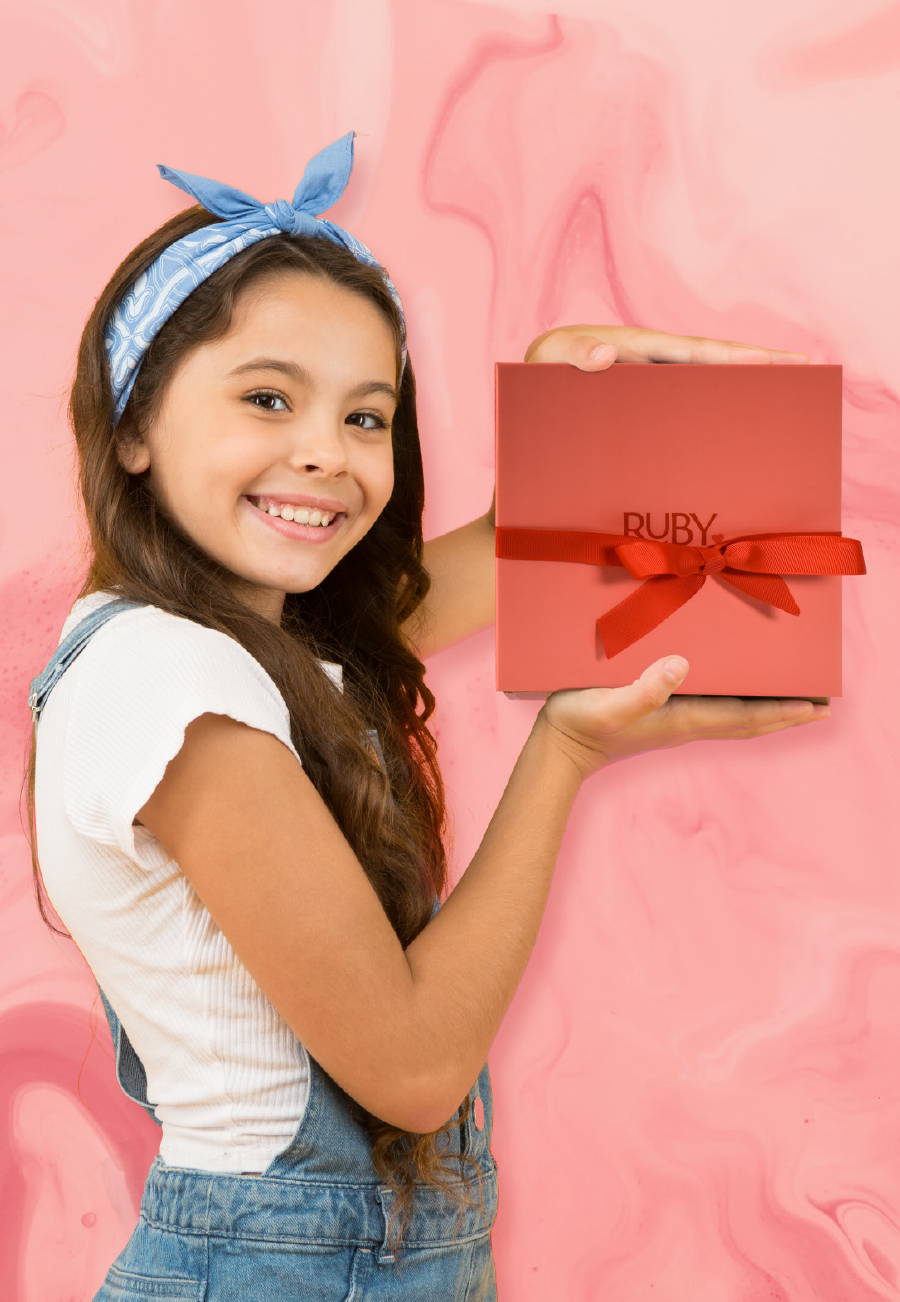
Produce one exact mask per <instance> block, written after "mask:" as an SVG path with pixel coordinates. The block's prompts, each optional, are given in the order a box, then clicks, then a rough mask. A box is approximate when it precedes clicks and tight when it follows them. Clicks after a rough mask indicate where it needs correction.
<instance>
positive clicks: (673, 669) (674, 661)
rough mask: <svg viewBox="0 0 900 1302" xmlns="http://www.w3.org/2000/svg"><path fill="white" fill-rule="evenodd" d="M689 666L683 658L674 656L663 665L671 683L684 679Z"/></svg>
mask: <svg viewBox="0 0 900 1302" xmlns="http://www.w3.org/2000/svg"><path fill="white" fill-rule="evenodd" d="M687 667H688V664H687V661H686V660H685V659H684V657H683V656H672V658H671V659H670V660H667V661H666V662H665V664H664V665H663V673H664V674H665V676H666V678H668V680H669V682H671V683H674V682H675V681H676V680H677V679H679V678H683V677H684V674H685V672H686V670H687Z"/></svg>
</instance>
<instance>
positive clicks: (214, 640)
mask: <svg viewBox="0 0 900 1302" xmlns="http://www.w3.org/2000/svg"><path fill="white" fill-rule="evenodd" d="M119 595H120V594H119V593H118V592H116V591H115V590H114V589H104V590H103V591H99V592H91V593H88V595H87V596H85V597H79V598H77V599H76V600H75V602H74V603H73V605H72V607H71V609H70V610H69V613H68V615H67V616H66V618H65V620H64V622H63V625H62V628H61V630H60V634H59V638H58V641H57V646H58V645H59V644H60V643H61V642H62V641H63V639H64V638H65V637H67V636H68V635H69V633H70V632H71V631H72V630H73V629H74V628H75V627H76V626H77V625H78V624H79V623H80V622H81V621H82V620H83V619H84V618H85V617H86V616H88V615H91V614H93V613H94V611H96V610H99V609H100V608H101V607H103V606H105V605H107V604H108V603H109V602H110V601H113V600H115V598H116V597H117V596H119ZM95 641H97V642H101V643H102V644H105V645H106V647H107V648H115V649H117V650H119V649H121V651H122V652H123V662H130V663H131V664H132V665H133V664H134V661H133V660H131V657H130V656H129V655H128V648H129V647H131V646H133V649H134V651H135V653H136V654H137V655H138V656H139V657H140V662H142V663H144V664H146V663H147V662H148V661H150V660H153V659H157V660H158V659H159V658H160V657H163V658H165V659H169V658H171V659H172V661H173V662H174V661H175V660H178V659H182V660H183V659H184V658H185V657H187V658H188V659H189V660H190V659H196V658H198V657H200V658H201V659H202V660H203V661H204V663H205V664H206V666H207V667H208V668H211V667H212V666H213V665H214V663H215V662H216V661H217V660H223V659H224V660H225V661H228V662H230V663H232V664H234V663H235V662H238V663H242V664H243V665H244V666H245V667H246V669H247V671H248V672H250V673H251V674H252V675H253V676H254V677H256V678H258V679H260V680H261V681H262V682H264V683H265V684H266V685H267V686H269V687H270V688H271V689H272V690H273V691H274V692H275V694H276V695H277V697H278V699H279V700H281V693H280V692H279V691H278V689H277V688H276V686H275V683H274V682H273V681H272V678H271V677H270V675H269V674H268V672H267V671H266V670H265V669H264V668H263V666H262V665H261V664H260V663H259V661H258V660H257V659H256V658H255V657H254V656H252V655H251V654H250V652H249V651H248V650H247V649H246V647H244V646H242V645H241V643H240V642H238V641H237V640H236V639H235V638H232V637H229V635H228V634H227V633H222V632H220V631H219V630H218V629H214V628H209V627H207V626H206V625H205V624H199V623H198V622H197V621H196V620H192V619H187V618H185V617H183V616H181V615H175V614H172V612H171V611H168V610H164V609H163V608H162V607H160V606H153V605H146V606H140V607H137V608H133V609H125V610H122V611H119V612H118V613H117V614H115V615H114V616H112V618H110V619H109V620H107V622H106V623H105V624H102V625H100V627H99V628H97V629H95V630H94V631H93V633H92V634H91V637H90V639H89V641H88V643H87V645H86V647H85V651H86V650H87V648H88V647H89V646H90V645H91V643H93V642H95ZM83 654H84V652H82V653H81V655H83ZM79 658H80V656H79ZM88 659H89V660H105V661H106V664H107V670H108V668H109V658H108V657H107V655H106V654H105V652H104V650H103V649H102V647H101V646H98V647H97V650H96V652H95V655H94V656H89V657H88ZM319 663H320V664H321V665H322V668H323V669H324V670H325V672H326V674H328V676H329V678H330V679H331V680H332V682H333V683H334V684H335V686H336V687H338V688H339V689H340V690H341V691H343V689H344V681H343V665H341V664H340V663H338V662H337V661H332V660H320V661H319Z"/></svg>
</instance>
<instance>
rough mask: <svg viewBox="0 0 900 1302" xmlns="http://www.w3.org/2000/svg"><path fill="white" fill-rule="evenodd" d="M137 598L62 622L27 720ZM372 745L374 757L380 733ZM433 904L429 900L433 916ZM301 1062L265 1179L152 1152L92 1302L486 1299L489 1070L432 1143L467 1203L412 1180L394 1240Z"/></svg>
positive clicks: (493, 1199)
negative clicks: (290, 1123)
mask: <svg viewBox="0 0 900 1302" xmlns="http://www.w3.org/2000/svg"><path fill="white" fill-rule="evenodd" d="M140 604H141V603H139V602H133V601H129V600H126V599H125V598H117V599H116V600H114V601H111V602H108V603H107V604H106V605H104V606H102V607H100V608H99V609H98V610H95V611H93V612H92V613H91V614H89V615H86V616H85V617H84V619H83V620H82V621H81V622H80V623H79V624H78V625H76V627H75V628H74V629H72V631H71V632H70V633H69V634H68V635H67V637H66V638H65V639H64V640H63V641H62V643H61V644H60V646H59V647H58V648H57V649H56V651H55V652H54V655H53V657H52V658H51V660H50V661H49V663H48V664H47V666H46V668H45V669H44V670H43V671H42V673H40V674H38V675H37V677H36V678H34V679H33V680H32V682H31V684H30V695H29V704H30V706H31V707H32V710H33V712H34V717H35V718H37V716H38V715H39V712H40V709H41V707H42V706H43V703H44V701H45V700H46V697H47V696H48V695H49V693H50V691H51V690H52V688H53V686H54V685H55V684H56V682H58V680H59V678H60V677H61V676H62V674H63V673H64V671H65V669H66V668H67V667H68V665H69V664H71V662H72V661H73V660H74V659H75V657H76V656H77V655H78V654H79V652H80V651H81V650H82V649H83V647H84V646H85V645H86V643H87V641H88V639H89V638H90V637H91V635H92V634H93V633H94V632H95V631H96V630H97V629H98V628H99V627H100V626H101V625H102V624H104V623H105V622H106V620H107V619H109V618H111V617H112V616H113V615H114V614H116V613H117V612H118V611H120V610H124V609H128V608H131V607H134V606H136V605H140ZM372 732H374V729H373V730H372ZM370 736H371V732H370ZM373 742H374V743H375V746H376V750H377V751H378V754H379V756H381V752H380V746H379V745H378V739H377V733H376V734H375V736H374V737H373ZM382 762H383V760H382ZM439 908H440V901H439V900H438V899H437V898H436V899H435V902H434V907H433V909H432V917H433V916H434V914H435V913H436V912H437V911H438V909H439ZM100 994H101V998H102V1001H103V1007H104V1011H105V1013H106V1016H107V1020H108V1021H109V1026H110V1031H111V1033H112V1039H113V1044H114V1046H115V1054H116V1059H115V1060H116V1076H117V1079H118V1082H119V1085H120V1087H121V1089H122V1090H123V1092H124V1093H125V1094H126V1095H127V1096H128V1097H129V1098H130V1099H132V1100H133V1101H134V1102H136V1103H138V1104H139V1105H140V1106H141V1107H142V1108H144V1110H145V1111H146V1112H147V1113H148V1114H149V1115H150V1116H151V1117H153V1119H154V1121H157V1124H159V1121H158V1118H157V1117H156V1113H155V1110H154V1106H153V1104H152V1103H150V1102H149V1100H148V1099H147V1092H146V1085H147V1076H146V1072H145V1070H144V1066H143V1064H142V1062H141V1060H140V1058H139V1057H138V1055H137V1053H136V1052H135V1049H134V1047H133V1045H132V1044H131V1041H130V1040H129V1038H128V1036H127V1034H126V1032H125V1029H124V1027H123V1026H122V1024H121V1022H120V1021H119V1018H118V1016H117V1015H116V1013H115V1010H114V1009H113V1008H112V1005H111V1004H110V1002H109V1000H108V999H107V998H106V995H105V994H104V992H103V990H102V989H101V990H100ZM308 1057H309V1068H310V1090H309V1100H308V1103H307V1107H306V1111H305V1112H304V1115H303V1119H302V1120H301V1122H300V1124H299V1125H298V1127H297V1130H296V1131H295V1133H294V1135H293V1137H292V1139H291V1140H290V1141H289V1143H288V1144H287V1145H286V1146H285V1147H284V1148H283V1149H282V1150H281V1151H280V1152H279V1153H277V1154H276V1155H275V1157H274V1158H273V1159H272V1161H271V1162H270V1163H269V1165H268V1167H267V1168H266V1169H265V1171H263V1172H262V1173H261V1174H258V1175H257V1174H237V1173H217V1172H211V1171H204V1170H201V1169H199V1168H195V1167H184V1166H170V1165H169V1164H168V1163H166V1162H164V1161H163V1160H162V1158H161V1157H160V1156H159V1155H158V1154H157V1156H156V1157H155V1158H154V1159H153V1162H152V1163H151V1166H150V1170H149V1173H148V1175H147V1180H146V1183H145V1186H144V1191H143V1194H142V1196H141V1204H140V1210H139V1215H138V1222H137V1225H136V1226H135V1228H134V1230H133V1232H132V1234H131V1236H130V1238H129V1239H128V1242H127V1243H126V1244H125V1246H124V1247H123V1248H122V1250H121V1252H120V1253H119V1254H118V1256H117V1257H116V1259H115V1261H114V1262H113V1263H112V1265H111V1266H110V1267H109V1270H108V1271H107V1273H106V1277H105V1278H104V1280H103V1282H102V1284H101V1285H100V1288H99V1290H98V1291H97V1292H96V1293H95V1294H94V1297H93V1299H92V1302H139V1300H140V1299H147V1298H153V1299H155V1300H156V1302H234V1300H235V1299H239V1300H240V1302H279V1300H280V1299H285V1300H287V1299H290V1300H291V1302H364V1300H365V1302H398V1300H399V1299H401V1298H409V1299H416V1300H417V1302H496V1299H497V1285H496V1276H495V1272H494V1259H493V1251H492V1243H491V1229H492V1227H493V1224H494V1221H495V1219H496V1214H497V1204H498V1184H497V1163H496V1161H495V1159H494V1156H493V1153H492V1152H491V1147H490V1141H491V1135H492V1131H493V1095H492V1090H491V1079H490V1074H489V1071H488V1064H487V1063H485V1065H484V1067H483V1068H482V1069H481V1072H480V1073H479V1075H478V1078H477V1080H476V1081H475V1082H474V1084H473V1085H472V1086H471V1088H470V1090H469V1092H468V1095H467V1098H468V1101H469V1109H470V1110H469V1116H468V1118H467V1119H466V1121H465V1122H464V1123H463V1124H462V1125H461V1126H460V1127H459V1128H454V1129H453V1130H451V1132H450V1138H449V1142H448V1143H446V1144H444V1145H443V1146H442V1150H441V1153H442V1158H443V1161H444V1164H445V1165H452V1167H453V1171H454V1177H456V1175H457V1172H458V1180H457V1179H455V1182H454V1189H455V1191H457V1192H459V1193H461V1194H462V1195H463V1196H464V1197H466V1198H467V1199H468V1200H469V1201H470V1202H471V1204H472V1205H471V1206H468V1207H463V1208H462V1209H460V1208H459V1207H458V1205H457V1203H456V1202H455V1201H453V1200H451V1199H450V1197H449V1196H448V1195H447V1194H446V1193H445V1192H444V1191H443V1190H441V1189H436V1188H433V1187H431V1186H428V1185H425V1184H424V1183H419V1184H417V1186H416V1191H415V1199H414V1204H413V1212H412V1218H411V1220H410V1222H409V1225H408V1227H407V1230H406V1233H405V1235H404V1236H403V1238H402V1239H400V1240H399V1241H393V1240H395V1238H396V1236H395V1235H394V1233H393V1230H394V1218H393V1216H392V1199H393V1194H392V1191H391V1190H390V1188H389V1187H388V1186H387V1185H384V1184H383V1183H382V1182H381V1181H380V1179H379V1178H378V1175H377V1173H376V1171H375V1169H374V1167H373V1165H372V1159H371V1151H370V1141H369V1137H368V1135H367V1133H366V1131H365V1130H364V1129H363V1127H362V1125H361V1124H360V1122H359V1121H358V1120H357V1118H356V1115H355V1112H354V1103H353V1100H352V1099H351V1098H350V1096H349V1095H347V1094H346V1093H345V1092H344V1090H343V1089H342V1088H341V1087H340V1086H339V1085H338V1084H337V1082H336V1081H334V1080H333V1079H332V1078H331V1077H330V1076H329V1075H328V1073H327V1072H326V1071H325V1070H324V1068H322V1067H321V1066H320V1065H319V1063H318V1062H317V1061H316V1060H315V1059H314V1058H313V1057H312V1055H311V1054H310V1055H308ZM464 1103H465V1100H464V1101H463V1104H461V1105H460V1108H459V1109H458V1110H457V1112H456V1113H455V1114H454V1119H459V1117H460V1113H461V1112H462V1108H463V1105H464ZM463 1155H465V1156H466V1157H471V1158H473V1159H474V1161H475V1166H474V1168H473V1167H472V1166H471V1165H469V1164H468V1163H466V1164H465V1165H463V1164H462V1163H461V1162H460V1161H458V1159H459V1158H461V1157H462V1156H463ZM444 1178H447V1176H446V1174H445V1176H444Z"/></svg>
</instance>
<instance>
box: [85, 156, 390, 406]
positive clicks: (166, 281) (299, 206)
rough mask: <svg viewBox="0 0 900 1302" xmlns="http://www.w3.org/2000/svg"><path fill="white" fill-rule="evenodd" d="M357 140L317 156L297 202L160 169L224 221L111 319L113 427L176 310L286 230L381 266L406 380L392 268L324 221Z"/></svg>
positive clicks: (178, 247)
mask: <svg viewBox="0 0 900 1302" xmlns="http://www.w3.org/2000/svg"><path fill="white" fill-rule="evenodd" d="M355 134H356V132H355V131H348V132H347V133H346V135H343V136H340V137H339V139H337V140H335V141H333V142H332V143H331V144H330V145H326V146H325V148H324V149H320V150H319V152H318V153H317V154H314V155H313V157H312V158H311V159H310V160H309V162H308V163H307V164H306V168H305V170H304V172H303V176H302V177H301V179H300V183H299V184H298V186H297V188H296V190H295V191H294V197H293V199H292V200H291V201H290V203H288V201H287V200H286V199H273V200H272V202H271V203H261V202H260V201H259V199H254V198H253V196H252V195H250V194H246V193H245V192H244V191H243V190H237V189H235V187H234V186H231V185H226V184H225V183H224V182H222V181H213V180H210V178H209V177H207V176H197V175H196V174H195V173H194V172H182V171H180V170H179V169H178V168H177V167H167V166H166V165H165V164H164V163H157V164H156V166H157V168H158V169H159V174H160V176H161V177H162V178H163V180H165V181H171V182H172V184H173V185H177V186H178V188H179V189H181V190H184V191H186V192H187V193H188V194H189V195H192V196H193V198H194V199H196V200H197V202H198V203H200V204H202V206H203V207H204V208H206V209H208V211H209V212H212V213H215V214H216V216H218V217H221V218H222V221H221V222H213V223H212V224H211V225H208V226H203V227H201V228H200V229H199V230H196V231H191V232H190V233H189V234H188V235H184V236H182V238H181V239H179V240H175V241H173V243H172V244H169V245H168V246H167V247H166V248H165V249H163V251H162V253H161V254H160V255H159V256H158V257H157V258H156V259H155V260H154V261H153V262H151V264H150V265H149V266H148V267H147V268H146V269H145V270H144V271H143V272H142V273H141V275H140V276H138V277H137V279H136V280H135V282H134V284H133V285H131V286H130V287H129V289H128V290H127V291H126V292H125V293H124V294H123V295H122V297H121V299H120V300H119V302H118V303H117V305H116V307H115V308H114V310H113V312H112V313H111V315H110V318H109V323H108V325H107V327H106V331H105V335H104V339H105V344H106V351H107V358H108V361H109V372H110V382H111V385H112V394H113V404H114V405H113V416H112V423H113V426H115V425H117V424H118V422H119V419H120V418H121V415H122V412H123V411H124V409H125V404H126V403H127V402H128V398H129V396H130V394H131V390H132V389H133V388H134V382H135V380H136V378H137V373H138V371H139V370H140V366H141V362H142V361H143V360H144V354H145V353H146V351H147V349H148V348H149V346H150V344H151V342H152V341H153V339H154V338H155V336H156V335H157V334H158V332H159V330H160V329H161V328H162V326H163V325H164V323H165V322H166V321H167V320H168V318H169V317H170V316H171V315H172V313H173V312H174V311H175V309H176V308H177V307H179V306H180V305H181V304H182V303H183V302H184V300H185V299H186V298H187V296H188V294H190V293H191V291H192V290H194V289H196V287H197V286H198V285H199V284H200V283H201V282H202V281H204V280H205V279H206V278H207V276H211V275H212V273H213V272H214V271H218V269H219V267H221V266H222V265H223V264H224V263H226V262H227V261H228V259H229V258H233V257H234V255H235V254H236V253H240V252H241V250H242V249H245V248H247V246H248V245H250V244H254V243H255V242H256V241H257V240H261V239H265V238H266V236H269V235H277V234H279V233H280V232H284V233H286V234H289V235H319V236H323V237H324V238H325V239H329V240H333V241H334V242H335V243H336V244H342V245H343V246H344V248H346V249H349V250H350V252H351V253H352V254H353V256H354V257H356V258H358V259H359V261H360V262H367V263H369V264H371V265H372V266H375V267H378V269H379V270H380V271H381V274H382V276H383V278H384V282H385V286H386V288H387V289H388V291H389V293H390V295H391V297H392V298H393V300H394V302H395V304H396V305H397V310H398V312H399V314H400V322H401V333H402V340H401V359H400V374H401V375H402V374H403V370H404V368H405V366H406V357H407V347H406V323H405V317H404V313H403V305H402V303H401V302H400V295H399V294H398V293H397V290H396V289H395V287H394V285H393V283H392V281H391V279H390V277H389V276H388V274H387V272H386V271H385V269H384V267H382V266H381V264H380V263H379V262H378V261H377V259H376V258H375V256H374V254H373V253H372V252H371V250H370V249H368V248H367V247H366V245H365V244H363V243H362V241H361V240H358V239H356V237H355V236H354V235H351V234H350V232H349V231H346V230H344V228H343V227H342V226H338V224H337V223H336V222H332V221H328V220H327V219H326V218H324V217H320V216H319V213H322V212H324V211H325V210H326V208H330V207H331V206H332V204H335V203H337V201H338V199H340V197H341V195H342V194H343V193H344V190H345V189H346V186H347V181H348V180H349V178H350V171H351V168H352V167H353V137H354V136H355Z"/></svg>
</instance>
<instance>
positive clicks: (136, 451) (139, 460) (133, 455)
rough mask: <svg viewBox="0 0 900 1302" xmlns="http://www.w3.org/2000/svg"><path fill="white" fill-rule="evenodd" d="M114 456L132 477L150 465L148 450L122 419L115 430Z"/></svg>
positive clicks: (129, 425)
mask: <svg viewBox="0 0 900 1302" xmlns="http://www.w3.org/2000/svg"><path fill="white" fill-rule="evenodd" d="M116 456H117V457H118V458H119V463H120V464H121V465H122V466H124V468H125V469H126V470H127V471H128V472H129V474H132V475H140V474H142V473H143V472H144V471H145V470H147V469H148V467H149V465H150V449H149V448H148V447H147V444H146V443H145V442H144V440H143V439H142V438H141V436H140V434H138V433H137V432H136V431H135V430H133V429H132V428H131V424H130V422H128V423H126V419H125V417H123V418H122V420H121V422H120V424H119V428H118V429H117V430H116Z"/></svg>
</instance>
